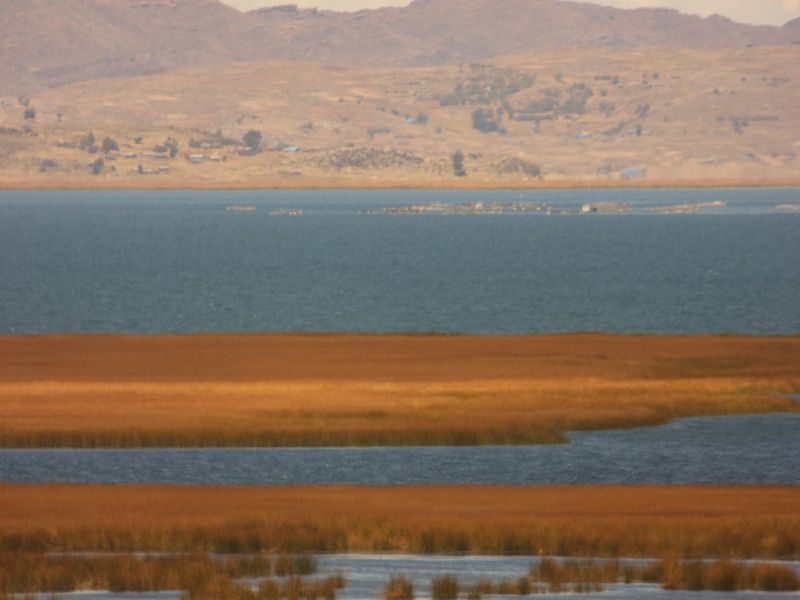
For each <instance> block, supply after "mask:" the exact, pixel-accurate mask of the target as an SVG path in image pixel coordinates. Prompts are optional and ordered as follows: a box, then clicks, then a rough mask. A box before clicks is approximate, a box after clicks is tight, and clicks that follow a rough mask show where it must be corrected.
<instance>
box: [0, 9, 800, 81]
mask: <svg viewBox="0 0 800 600" xmlns="http://www.w3.org/2000/svg"><path fill="white" fill-rule="evenodd" d="M799 36H800V22H798V20H796V21H793V22H790V23H788V24H787V25H786V26H785V27H783V28H780V27H770V26H751V25H742V24H738V23H734V22H732V21H730V20H728V19H725V18H722V17H718V16H717V17H709V18H707V19H701V18H699V17H693V16H687V15H682V14H680V13H678V12H676V11H673V10H665V9H635V10H620V9H614V8H608V7H603V6H598V5H594V4H588V3H576V2H569V1H565V0H416V1H415V2H413V3H412V4H411V5H409V6H407V7H404V8H384V9H378V10H365V11H360V12H357V13H337V12H328V11H316V10H299V9H294V8H291V7H282V8H279V9H274V8H273V9H262V10H257V11H253V12H250V13H241V12H239V11H237V10H235V9H233V8H231V7H229V6H227V5H225V4H222V3H221V2H219V1H218V0H70V1H69V2H64V1H63V0H25V1H24V2H20V1H18V0H0V81H2V84H0V94H6V95H7V94H19V93H30V92H33V91H36V90H38V89H42V88H44V87H52V86H54V85H61V84H64V83H69V82H74V81H81V80H87V79H96V78H102V77H114V76H124V75H133V74H141V73H152V72H157V71H160V70H165V69H171V68H174V67H181V66H195V65H202V64H213V63H220V62H227V61H234V60H249V59H265V58H266V59H270V58H280V59H290V60H309V61H319V62H326V63H334V64H342V65H374V66H409V65H440V64H448V63H458V62H462V61H472V60H482V59H485V58H488V57H491V56H496V55H500V54H505V53H509V52H522V51H526V50H531V49H547V48H559V47H593V46H602V47H631V46H668V47H696V48H709V47H739V46H746V45H772V44H780V43H787V42H790V41H794V38H795V37H799Z"/></svg>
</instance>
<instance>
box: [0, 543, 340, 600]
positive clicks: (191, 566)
mask: <svg viewBox="0 0 800 600" xmlns="http://www.w3.org/2000/svg"><path fill="white" fill-rule="evenodd" d="M312 564H313V559H311V558H310V557H288V556H285V557H279V558H278V559H272V558H271V557H266V556H247V557H227V558H224V559H214V558H211V557H209V556H208V555H207V554H192V555H176V556H144V557H142V556H134V555H130V554H123V555H119V554H115V555H102V554H101V555H80V556H74V555H67V556H53V555H45V554H42V553H39V554H34V553H25V552H14V553H10V552H0V594H11V593H15V594H23V593H41V592H72V591H75V590H110V591H112V592H115V593H122V592H148V591H163V590H185V591H186V594H187V596H188V597H189V598H206V597H208V598H216V599H217V600H220V599H224V598H241V599H243V600H262V599H263V600H279V599H281V598H290V599H294V598H297V599H298V600H299V598H306V599H309V600H313V599H315V598H325V599H331V600H332V599H333V598H335V597H336V590H337V589H340V588H341V587H343V586H344V578H343V576H341V575H332V576H328V577H325V578H322V579H308V578H305V577H303V575H310V572H308V567H309V565H312ZM275 576H281V577H287V576H288V578H285V579H281V580H275V579H272V578H273V577H275ZM242 578H262V579H263V578H266V579H264V580H263V581H262V582H261V583H260V585H259V587H258V590H253V589H252V588H250V587H249V586H248V585H246V584H245V585H242V584H240V583H237V581H236V580H238V579H242ZM0 597H2V596H0Z"/></svg>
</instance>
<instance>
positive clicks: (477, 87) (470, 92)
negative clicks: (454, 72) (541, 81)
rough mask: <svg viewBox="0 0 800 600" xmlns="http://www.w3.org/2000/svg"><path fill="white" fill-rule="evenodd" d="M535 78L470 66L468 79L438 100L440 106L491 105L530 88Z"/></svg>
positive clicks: (486, 67)
mask: <svg viewBox="0 0 800 600" xmlns="http://www.w3.org/2000/svg"><path fill="white" fill-rule="evenodd" d="M535 81H536V78H535V77H533V76H532V75H528V74H527V73H520V72H519V71H514V70H511V69H501V68H499V67H495V66H493V65H481V64H473V65H470V73H469V75H468V77H467V78H466V79H465V80H463V81H461V82H459V83H458V84H457V85H456V86H455V88H454V89H453V91H452V92H451V93H449V94H447V95H446V96H444V97H443V98H441V99H440V100H439V103H440V104H441V105H442V106H468V105H475V104H492V103H494V102H498V101H500V100H503V99H504V98H507V97H508V96H511V95H512V94H516V93H517V92H519V91H521V90H524V89H527V88H529V87H531V86H532V85H533V84H534V82H535Z"/></svg>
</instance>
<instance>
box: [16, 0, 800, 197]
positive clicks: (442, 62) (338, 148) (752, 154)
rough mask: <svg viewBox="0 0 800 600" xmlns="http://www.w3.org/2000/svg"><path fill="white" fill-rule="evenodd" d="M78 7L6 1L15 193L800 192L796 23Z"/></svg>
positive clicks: (83, 2) (174, 0) (482, 4)
mask: <svg viewBox="0 0 800 600" xmlns="http://www.w3.org/2000/svg"><path fill="white" fill-rule="evenodd" d="M76 3H79V6H78V7H77V8H76V6H75V4H76ZM76 3H70V4H69V5H67V4H65V3H63V2H61V1H60V0H29V1H28V2H24V3H18V2H8V1H6V2H2V1H0V74H2V76H0V82H2V84H0V187H5V188H13V187H21V188H59V187H66V188H70V187H75V188H82V187H107V188H126V187H128V188H174V187H190V188H203V187H205V188H213V187H232V188H237V187H238V188H242V187H339V186H341V187H390V186H398V187H426V186H427V187H476V188H479V187H504V186H507V187H543V186H553V187H558V186H564V185H580V186H589V185H591V186H619V185H670V184H672V185H674V184H676V183H681V184H688V185H696V184H704V185H709V184H710V185H723V184H731V185H746V184H756V185H766V184H779V185H796V184H798V183H799V182H800V159H798V151H800V137H798V133H799V132H800V108H799V107H800V102H798V99H800V80H798V78H797V76H796V72H795V71H796V69H794V67H793V65H795V64H797V63H798V62H800V45H798V44H793V43H792V42H794V41H796V40H795V38H797V39H800V26H798V25H797V23H796V22H791V23H788V24H787V25H786V26H784V27H782V28H778V27H755V26H748V25H741V24H736V23H733V22H731V21H728V20H726V19H723V18H721V17H711V18H708V19H700V18H698V17H691V16H687V15H682V14H680V13H677V12H675V11H669V10H654V9H639V10H619V9H611V8H607V7H600V6H595V5H591V4H579V3H573V2H567V1H563V0H513V1H503V2H499V1H498V0H458V1H457V2H452V1H451V0H447V1H444V0H416V1H415V2H413V3H412V4H411V5H410V6H408V7H405V8H394V9H381V10H373V11H361V12H358V13H333V12H320V11H306V10H298V9H293V8H286V7H284V8H279V9H265V10H261V11H255V12H253V13H247V14H244V13H240V12H238V11H236V10H234V9H232V8H230V7H227V6H225V5H223V4H221V3H219V2H217V1H216V0H148V1H146V2H145V1H142V2H121V1H120V0H102V1H101V0H76ZM67 9H68V10H67ZM78 15H79V16H78ZM147 73H149V74H147ZM70 82H77V83H70ZM67 84H68V85H67ZM249 131H257V132H259V133H260V134H261V138H260V140H259V139H258V138H257V137H256V138H250V142H251V147H248V146H246V145H245V144H244V141H243V137H244V135H245V134H246V133H247V132H249ZM90 134H91V135H90ZM107 139H108V142H107V143H105V144H104V142H106V140H107ZM458 150H460V151H461V152H462V153H463V155H464V161H463V163H464V164H463V170H464V172H465V173H464V174H465V176H457V175H456V173H455V171H456V169H454V165H453V156H454V154H455V153H456V151H458ZM93 167H94V168H93Z"/></svg>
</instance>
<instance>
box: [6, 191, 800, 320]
mask: <svg viewBox="0 0 800 600" xmlns="http://www.w3.org/2000/svg"><path fill="white" fill-rule="evenodd" d="M477 200H482V201H486V202H496V201H531V202H542V203H548V204H550V205H552V206H555V207H562V208H563V207H577V206H580V205H581V204H582V203H584V202H598V201H615V202H630V203H631V204H633V205H634V207H635V211H634V213H633V214H595V215H584V216H549V217H548V216H546V215H543V214H511V215H478V216H466V215H420V216H391V215H381V216H367V215H362V214H360V212H361V211H363V210H369V209H379V208H385V207H388V206H402V205H409V204H413V203H419V202H433V201H437V202H473V201H477ZM716 200H722V201H725V202H727V206H726V207H725V208H724V209H714V210H709V211H705V212H703V213H700V214H682V215H662V214H646V213H645V212H644V211H645V210H646V209H647V208H650V207H654V206H659V205H669V204H680V203H692V202H709V201H716ZM789 203H800V189H796V188H787V189H735V190H734V189H716V190H677V189H671V190H670V189H668V190H580V191H527V192H519V191H494V192H485V191H480V192H476V191H449V192H448V191H381V192H378V191H363V192H355V191H337V190H329V191H313V192H278V191H273V192H195V191H178V192H124V191H111V192H109V191H100V192H0V276H2V281H3V284H2V286H0V332H6V333H11V332H16V333H20V332H87V331H103V332H148V333H157V332H199V331H328V332H332V331H353V332H397V331H415V332H419V331H437V332H470V333H528V332H559V331H576V330H593V331H618V332H698V331H715V332H742V333H755V334H764V333H779V334H785V333H796V332H800V302H798V301H797V298H798V295H800V269H798V265H797V257H798V256H800V213H785V212H784V213H781V212H780V211H778V210H776V206H777V205H779V204H789ZM232 204H243V205H251V206H254V207H255V208H256V209H257V210H256V211H255V212H232V211H227V210H226V207H227V206H229V205H232ZM278 208H299V209H302V210H303V211H304V215H303V216H301V217H275V216H271V215H270V213H271V212H272V211H273V210H276V209H278Z"/></svg>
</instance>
